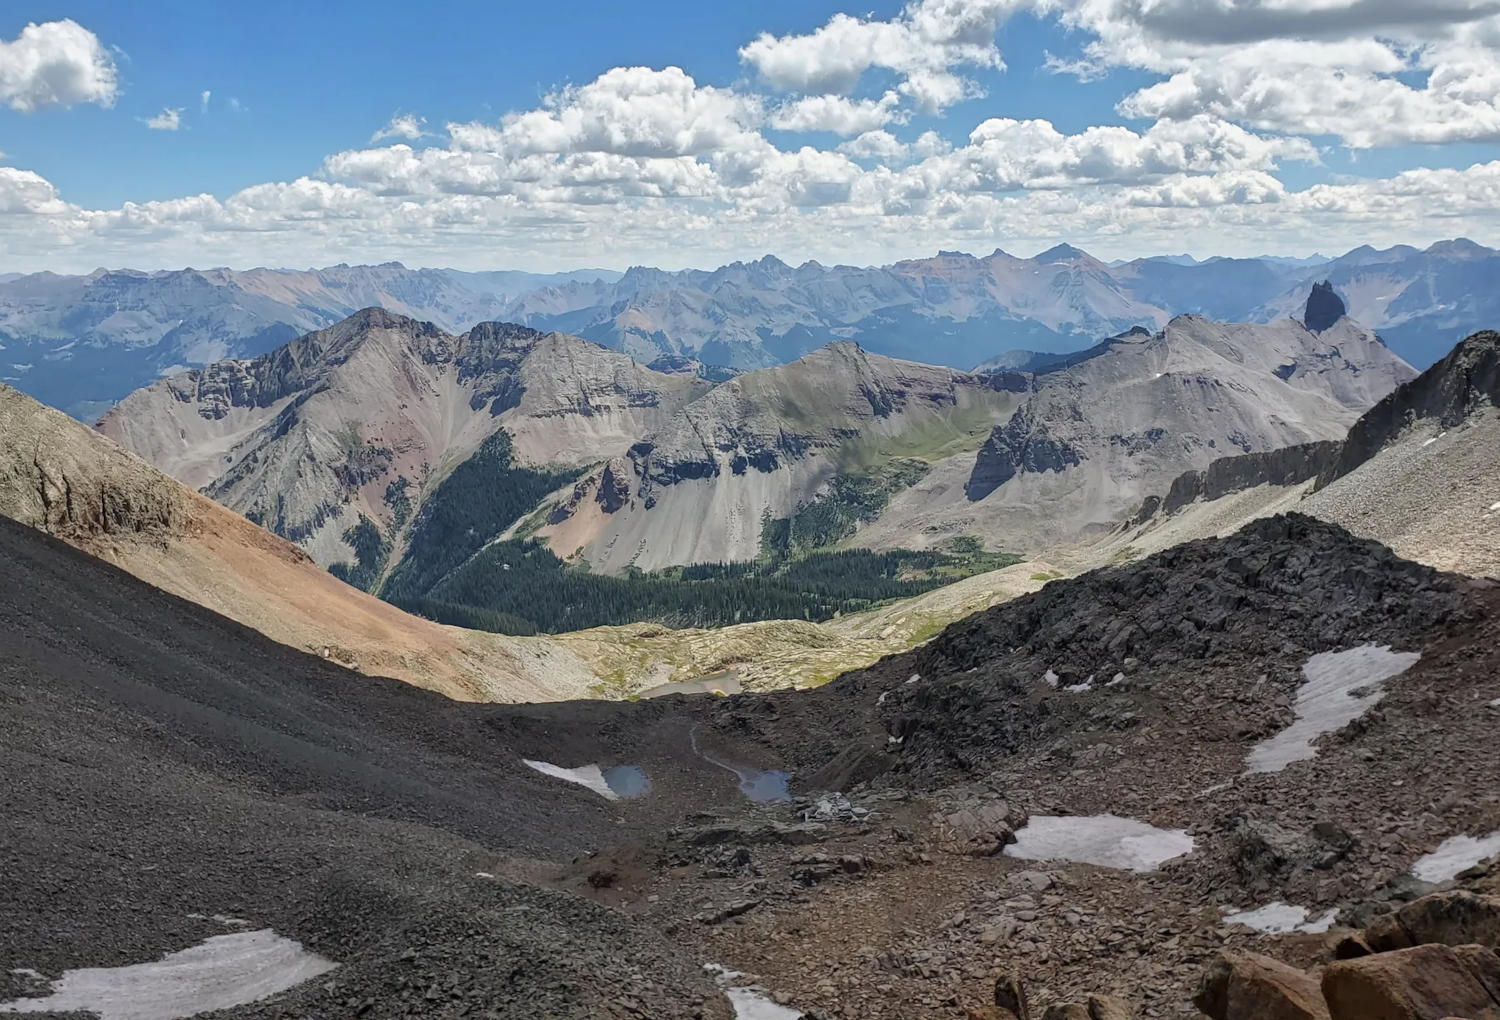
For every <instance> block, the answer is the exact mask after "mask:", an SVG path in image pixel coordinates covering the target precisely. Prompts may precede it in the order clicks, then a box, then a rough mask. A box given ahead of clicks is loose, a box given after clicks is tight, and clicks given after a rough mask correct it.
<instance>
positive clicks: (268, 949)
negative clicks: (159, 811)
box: [0, 928, 338, 1020]
mask: <svg viewBox="0 0 1500 1020" xmlns="http://www.w3.org/2000/svg"><path fill="white" fill-rule="evenodd" d="M337 966H338V964H336V963H333V962H332V961H330V960H325V959H323V958H322V957H321V956H317V955H316V954H313V953H309V952H308V951H307V950H305V949H303V948H302V944H301V943H300V942H293V941H292V940H291V939H287V938H282V937H281V936H280V935H277V934H276V933H275V932H273V931H271V930H270V929H269V928H265V929H262V930H261V931H247V932H236V933H235V934H232V935H215V936H214V937H213V938H210V939H206V940H204V941H203V942H200V943H199V944H198V945H196V946H190V947H189V948H187V949H184V950H181V951H180V952H176V953H168V954H167V955H166V956H164V957H162V958H161V959H160V960H157V961H156V962H155V963H137V964H131V965H130V966H127V967H88V968H83V969H80V970H70V971H65V972H64V973H63V976H62V977H61V978H59V979H58V980H56V981H55V982H53V984H52V993H51V994H50V995H47V996H44V997H41V998H35V999H15V1000H13V1001H11V1002H3V1003H0V1013H35V1012H58V1013H66V1012H69V1011H73V1010H77V1011H80V1012H91V1013H97V1014H98V1015H99V1017H100V1020H178V1018H179V1017H189V1016H195V1015H196V1014H198V1013H208V1012H212V1011H213V1010H219V1009H228V1008H229V1007H231V1006H242V1005H244V1004H245V1003H249V1002H258V1001H260V1000H261V999H265V998H268V997H270V996H272V995H275V994H277V993H278V992H284V991H286V990H287V989H288V988H292V987H294V986H296V985H300V984H301V983H302V982H304V981H309V980H311V979H313V978H315V977H317V976H318V975H319V974H326V973H327V972H328V971H330V970H333V969H334V968H335V967H337Z"/></svg>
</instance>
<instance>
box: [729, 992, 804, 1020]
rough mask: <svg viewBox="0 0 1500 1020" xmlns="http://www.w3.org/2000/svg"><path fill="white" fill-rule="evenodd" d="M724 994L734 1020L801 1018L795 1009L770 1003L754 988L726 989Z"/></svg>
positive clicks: (787, 1019) (796, 1019)
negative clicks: (727, 998)
mask: <svg viewBox="0 0 1500 1020" xmlns="http://www.w3.org/2000/svg"><path fill="white" fill-rule="evenodd" d="M724 994H725V995H727V996H728V997H729V1004H730V1005H731V1006H733V1007H734V1015H735V1020H799V1018H800V1017H801V1016H802V1014H801V1013H799V1012H797V1011H796V1010H795V1009H788V1008H787V1007H785V1006H781V1005H778V1004H777V1003H775V1002H772V1001H771V1000H770V999H769V998H767V997H766V996H765V994H763V993H762V992H758V991H756V990H755V989H754V988H726V989H724Z"/></svg>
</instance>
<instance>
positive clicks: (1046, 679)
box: [1042, 669, 1062, 687]
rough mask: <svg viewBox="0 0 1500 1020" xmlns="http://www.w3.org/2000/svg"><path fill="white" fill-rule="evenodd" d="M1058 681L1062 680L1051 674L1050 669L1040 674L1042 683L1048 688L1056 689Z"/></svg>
mask: <svg viewBox="0 0 1500 1020" xmlns="http://www.w3.org/2000/svg"><path fill="white" fill-rule="evenodd" d="M1060 679H1062V678H1061V677H1059V676H1058V675H1057V674H1056V673H1054V672H1052V670H1050V669H1049V670H1047V672H1045V673H1043V674H1042V683H1044V684H1046V685H1047V686H1048V687H1056V686H1057V681H1058V680H1060Z"/></svg>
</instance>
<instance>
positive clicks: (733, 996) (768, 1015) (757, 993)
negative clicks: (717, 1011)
mask: <svg viewBox="0 0 1500 1020" xmlns="http://www.w3.org/2000/svg"><path fill="white" fill-rule="evenodd" d="M704 970H706V971H708V972H709V973H710V974H712V975H713V976H714V980H715V981H717V982H718V984H719V987H720V988H722V989H724V996H725V997H726V998H727V999H728V1000H729V1004H730V1005H731V1006H733V1007H734V1015H735V1020H799V1018H800V1017H802V1016H803V1015H804V1014H803V1013H802V1012H801V1011H799V1010H795V1009H788V1008H787V1007H786V1006H782V1005H779V1004H777V1003H776V1002H775V1001H773V1000H772V999H771V998H770V997H769V996H768V995H766V993H765V992H764V991H763V990H762V989H759V988H750V987H745V986H743V985H736V984H732V983H731V982H733V981H735V980H737V979H739V978H742V977H744V975H743V974H741V973H740V972H739V971H737V970H730V969H729V968H727V967H721V966H720V965H719V964H717V963H710V964H707V965H706V966H705V967H704Z"/></svg>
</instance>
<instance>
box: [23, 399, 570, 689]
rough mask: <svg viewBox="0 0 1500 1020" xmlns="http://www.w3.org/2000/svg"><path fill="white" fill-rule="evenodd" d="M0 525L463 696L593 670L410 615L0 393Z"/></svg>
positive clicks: (306, 644) (356, 665) (266, 629)
mask: <svg viewBox="0 0 1500 1020" xmlns="http://www.w3.org/2000/svg"><path fill="white" fill-rule="evenodd" d="M0 515H4V516H5V517H8V518H12V519H14V520H16V521H19V522H20V523H22V524H25V525H29V526H31V527H33V528H36V529H38V530H39V531H43V532H46V533H47V534H49V535H53V536H56V537H57V538H60V539H62V540H65V541H67V542H69V543H71V544H73V545H76V546H78V547H79V548H80V549H83V550H85V551H87V552H89V553H92V554H93V555H96V556H98V557H100V558H102V559H104V560H107V561H108V562H110V563H112V564H114V565H115V566H117V567H120V568H122V569H124V570H126V571H129V572H130V573H131V574H134V575H135V576H136V577H139V578H140V579H141V580H143V581H145V582H147V583H149V584H153V585H156V586H157V587H159V588H162V589H164V590H166V591H169V592H171V593H173V594H174V595H176V596H179V597H181V598H184V599H187V600H189V601H191V602H194V603H197V604H199V605H202V606H204V607H206V608H207V609H209V610H212V611H213V612H216V613H221V614H223V615H224V616H226V617H228V618H230V619H233V620H236V621H238V622H239V623H242V624H245V625H246V626H249V627H253V628H255V629H256V630H258V631H260V632H261V633H264V634H266V635H268V636H269V637H271V638H273V639H275V640H277V641H280V642H282V643H284V644H287V645H290V646H291V647H293V648H297V649H302V650H304V651H308V652H311V653H313V654H316V655H318V656H321V657H323V658H327V659H329V660H332V661H333V662H336V663H338V664H340V665H343V666H346V667H350V668H353V669H358V670H363V671H365V672H369V673H378V674H381V675H385V676H394V677H398V678H400V679H402V680H406V681H408V682H410V683H413V684H416V685H418V686H421V687H428V688H431V689H433V690H437V691H441V692H442V693H444V694H446V695H448V696H450V697H454V698H461V699H465V700H501V701H515V700H534V699H545V698H556V697H563V696H569V695H571V696H579V695H582V694H583V693H584V692H585V691H586V690H587V689H588V688H589V686H590V685H591V684H593V683H595V682H596V677H595V675H594V673H593V672H592V671H591V670H590V668H589V667H588V665H587V664H586V663H585V662H584V661H583V660H581V659H579V658H578V657H577V656H575V655H574V654H572V653H571V652H569V651H568V650H567V649H565V648H563V647H560V646H558V645H556V644H554V643H551V642H548V641H546V640H543V639H523V638H503V637H500V636H498V635H493V634H483V633H477V632H473V631H464V630H459V629H458V628H454V627H442V626H439V625H437V624H435V623H431V622H429V621H427V620H423V619H420V618H418V617H415V616H411V615H409V614H407V613H403V612H401V611H400V610H398V609H396V608H395V607H394V606H391V605H388V604H387V603H385V602H382V601H380V600H378V599H376V598H373V597H371V596H369V595H366V594H365V593H364V592H361V591H358V590H356V589H354V588H352V587H350V586H349V585H347V584H344V583H343V582H342V581H340V580H338V579H337V578H335V577H334V576H333V575H332V574H329V573H328V572H327V571H326V570H324V569H323V568H322V567H320V566H319V565H318V564H316V563H314V562H313V560H312V559H311V558H310V557H309V556H308V555H307V554H306V553H305V552H303V551H302V550H301V549H299V548H297V547H296V546H294V545H292V544H291V543H290V542H287V541H286V540H284V539H282V538H279V537H277V536H275V535H272V534H269V533H268V532H266V531H264V530H262V529H261V528H258V527H256V526H255V525H254V524H252V523H250V522H249V521H247V520H245V518H243V517H241V516H240V515H239V514H236V513H234V512H232V511H230V510H227V509H225V508H224V507H222V506H219V505H218V504H217V503H214V502H213V501H211V500H209V499H207V498H205V497H203V496H201V495H199V494H198V493H196V492H193V491H192V490H190V489H188V488H186V487H185V486H183V485H181V484H180V483H178V482H176V481H175V480H173V479H172V478H170V477H168V476H167V475H165V474H163V473H162V472H160V471H158V470H157V469H156V468H154V467H152V466H151V465H149V464H147V463H146V462H144V461H142V460H140V459H139V458H137V457H135V456H133V455H132V454H130V453H128V452H126V451H125V450H122V449H121V448H120V447H118V446H117V445H115V444H114V443H113V442H111V441H109V440H108V439H105V438H104V437H102V436H100V435H98V434H97V433H95V432H93V431H92V430H90V429H88V428H87V427H86V426H83V425H81V424H79V423H78V422H76V421H73V420H72V419H70V418H68V417H66V416H64V415H63V414H61V413H59V412H57V411H54V410H52V409H50V408H46V407H43V406H42V405H41V404H39V403H37V402H36V401H34V400H32V399H31V398H30V397H27V396H25V395H24V394H21V393H18V392H16V391H15V390H13V389H10V388H9V387H7V386H4V385H3V384H0Z"/></svg>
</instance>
